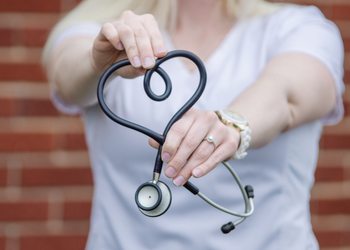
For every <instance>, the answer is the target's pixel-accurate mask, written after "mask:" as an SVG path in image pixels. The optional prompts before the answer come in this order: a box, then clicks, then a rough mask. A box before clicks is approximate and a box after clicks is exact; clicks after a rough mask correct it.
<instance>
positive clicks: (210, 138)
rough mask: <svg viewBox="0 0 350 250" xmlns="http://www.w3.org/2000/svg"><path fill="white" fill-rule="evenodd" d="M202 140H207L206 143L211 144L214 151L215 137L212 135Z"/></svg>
mask: <svg viewBox="0 0 350 250" xmlns="http://www.w3.org/2000/svg"><path fill="white" fill-rule="evenodd" d="M204 140H207V141H208V142H212V143H213V144H214V147H215V149H216V143H215V137H214V136H213V135H208V137H205V138H204V139H203V141H204Z"/></svg>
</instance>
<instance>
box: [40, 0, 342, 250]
mask: <svg viewBox="0 0 350 250" xmlns="http://www.w3.org/2000/svg"><path fill="white" fill-rule="evenodd" d="M148 13H151V14H148ZM174 49H184V50H189V51H191V52H193V53H195V54H197V55H198V56H199V57H200V58H201V59H202V60H203V61H204V62H205V65H206V68H207V73H208V83H207V87H206V90H205V92H204V94H203V95H202V97H201V99H200V100H199V101H198V102H197V103H196V105H195V106H194V108H192V109H191V110H190V111H188V112H187V113H186V114H185V115H184V116H183V118H181V119H180V120H179V121H178V122H177V123H175V124H174V126H173V127H172V128H171V130H170V131H169V133H168V136H167V138H166V141H165V143H164V146H163V149H162V159H163V161H164V162H167V164H166V166H165V167H164V173H165V175H166V176H167V177H168V178H169V180H165V182H167V183H171V181H172V182H173V184H174V185H175V186H182V185H183V184H184V183H185V182H186V181H187V180H188V179H189V178H190V177H195V178H196V180H194V182H195V183H196V184H197V185H198V186H199V187H200V188H201V191H203V193H205V194H206V195H208V196H209V197H213V198H214V200H215V201H216V202H218V203H219V204H221V205H223V206H225V207H230V208H232V210H235V211H243V209H244V208H243V202H242V200H241V198H240V192H239V190H238V189H237V188H236V187H235V186H233V185H232V184H231V183H232V177H231V176H230V175H229V174H228V172H227V170H225V169H224V168H223V167H217V168H216V166H218V164H219V163H220V162H221V161H226V160H230V164H231V165H232V166H233V167H234V168H235V170H236V171H237V173H238V175H239V176H240V177H241V179H242V181H243V183H244V184H251V185H252V186H254V189H255V197H256V198H255V204H256V211H255V213H254V215H253V216H252V217H250V218H248V219H247V220H246V221H245V222H244V223H242V224H241V225H239V226H238V227H237V228H236V229H235V230H234V231H233V232H231V234H229V235H223V234H222V233H221V232H220V229H219V228H220V225H222V224H223V223H226V222H227V221H228V220H230V219H231V220H234V219H232V218H230V216H229V215H227V214H224V213H221V212H219V211H215V210H214V209H212V208H211V207H210V206H208V205H207V204H204V203H203V202H202V201H201V200H199V199H196V197H193V195H192V194H190V193H188V192H186V191H185V190H184V189H183V188H176V187H174V188H172V193H173V201H172V206H171V208H170V209H169V211H168V212H167V213H166V214H165V215H163V216H161V217H158V218H155V219H150V218H148V217H145V216H144V215H142V214H141V213H140V212H139V211H138V209H137V207H136V205H135V204H134V192H135V190H136V189H137V187H138V186H139V185H140V184H141V183H143V182H145V181H147V180H149V179H151V169H152V167H153V166H152V165H153V162H154V157H155V151H154V150H153V149H151V148H150V147H149V146H148V145H147V143H146V141H145V136H144V135H141V134H139V133H137V132H135V131H131V130H129V129H126V128H123V127H121V126H119V125H117V124H115V123H113V122H112V121H111V120H109V118H107V117H106V116H105V115H104V114H103V113H102V111H101V110H100V108H99V106H98V105H97V100H96V86H97V82H98V79H99V77H100V76H101V75H102V73H103V72H104V70H106V69H107V68H108V67H109V66H110V65H111V64H113V63H114V62H116V61H119V60H122V59H125V58H128V59H129V60H130V62H131V64H132V66H129V67H125V68H122V69H120V70H118V71H117V72H116V75H115V76H114V77H113V79H111V80H110V84H109V85H108V87H107V89H106V97H105V98H106V102H107V104H108V106H109V107H110V108H111V109H112V110H113V111H114V112H115V113H117V114H118V115H120V116H121V117H123V118H125V119H128V120H131V121H134V122H136V123H139V124H142V125H144V126H146V127H148V128H151V129H153V130H155V131H159V132H161V131H163V129H164V126H165V125H166V124H167V122H168V121H169V119H170V118H171V117H172V115H173V114H174V113H175V112H176V111H177V110H178V109H179V108H180V107H181V106H182V105H183V104H184V103H185V102H186V101H187V100H188V98H189V97H190V96H191V95H192V94H193V92H194V90H195V89H196V88H197V85H198V73H197V70H196V68H195V66H194V65H193V64H191V63H190V62H188V61H186V60H183V59H179V58H176V59H173V60H170V61H167V62H166V63H164V64H162V68H163V69H164V70H165V71H166V72H167V73H168V74H169V76H170V77H171V79H172V81H173V85H174V87H173V88H174V89H173V93H172V95H171V96H170V97H169V99H168V100H166V101H165V102H162V103H155V102H153V101H151V100H150V99H149V98H148V97H147V96H146V95H145V93H144V91H143V88H142V80H143V79H142V77H138V76H141V75H143V74H144V73H145V71H146V69H150V68H152V67H153V65H154V63H155V57H158V58H159V57H163V56H165V55H166V54H167V52H168V51H171V50H174ZM342 61H343V47H342V42H341V38H340V35H339V32H338V30H337V28H336V26H335V25H334V24H333V23H331V22H329V21H328V20H326V19H325V18H324V17H323V15H322V14H321V12H320V11H319V10H318V9H317V8H315V7H300V6H295V5H277V4H271V3H267V2H264V1H262V0H260V1H259V0H249V1H248V0H226V1H219V0H205V1H203V0H192V1H186V0H177V1H175V0H167V1H164V0H163V1H160V0H158V1H157V0H153V1H140V0H130V1H125V0H123V1H121V0H119V1H118V0H105V1H101V0H99V1H97V0H91V1H88V0H86V1H83V2H82V3H81V4H80V5H79V6H78V7H77V8H76V9H75V10H73V11H72V12H71V13H70V14H68V15H67V16H66V17H65V18H64V19H63V20H62V21H61V22H60V23H59V24H58V25H57V26H56V28H55V29H54V31H53V32H52V34H51V36H50V38H49V40H48V42H47V45H46V49H45V54H44V62H45V63H46V64H47V65H48V66H47V70H48V75H49V79H50V82H51V83H52V98H53V102H54V103H55V105H56V106H57V107H58V108H59V109H60V110H62V111H64V112H66V113H81V114H82V116H83V118H84V122H85V130H86V139H87V144H88V148H89V151H90V157H91V165H92V170H93V174H94V185H95V193H94V199H93V207H92V215H91V229H90V234H89V239H88V243H87V247H86V248H87V249H89V250H90V249H101V250H102V249H298V250H301V249H318V245H317V242H316V240H315V237H314V235H313V233H312V229H311V224H310V215H309V209H308V202H309V196H310V193H309V191H310V188H311V186H312V184H313V174H314V170H315V166H316V161H317V154H318V140H319V137H320V134H321V130H322V123H323V124H334V123H336V122H338V121H339V120H340V119H341V118H342V115H343V107H342V100H341V93H342V91H343V88H344V86H343V82H342V74H343V71H342ZM118 76H121V77H118ZM152 87H153V90H154V91H155V92H158V93H161V92H162V89H163V88H164V87H163V83H162V80H161V79H160V78H159V77H156V76H153V83H152ZM224 108H227V109H229V110H231V111H234V112H236V113H237V114H239V115H241V116H243V117H245V118H246V120H247V121H248V122H249V128H250V129H251V131H252V135H251V141H250V145H248V144H247V143H241V142H242V141H243V142H249V137H247V136H246V135H243V134H242V133H240V132H239V131H238V130H237V129H235V128H234V127H233V126H229V125H227V124H224V123H223V121H222V120H220V119H219V117H218V116H217V115H216V114H215V113H214V112H213V111H216V110H220V109H224ZM220 112H229V111H222V110H221V111H220ZM220 112H219V115H220ZM245 126H246V127H247V126H248V125H247V124H245ZM210 135H213V136H214V137H215V143H212V142H210V140H208V136H210ZM149 143H150V145H151V146H153V147H156V148H157V147H158V145H157V143H156V142H155V141H154V140H152V139H150V140H149ZM248 146H249V150H248V155H247V156H246V157H245V158H244V156H245V151H246V149H247V147H248ZM237 149H238V150H237ZM240 158H244V159H242V160H236V159H240ZM162 179H163V181H164V179H167V178H164V177H163V178H162Z"/></svg>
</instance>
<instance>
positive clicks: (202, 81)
mask: <svg viewBox="0 0 350 250" xmlns="http://www.w3.org/2000/svg"><path fill="white" fill-rule="evenodd" d="M174 57H185V58H187V59H189V60H191V61H192V62H194V63H195V64H196V66H197V68H198V70H199V85H198V88H197V90H196V91H195V93H194V94H193V95H192V97H191V98H190V99H189V100H188V101H187V102H186V103H185V104H184V105H183V106H182V107H181V108H180V110H179V111H177V112H176V114H175V115H174V116H173V117H172V118H171V119H170V121H169V122H168V124H167V126H166V127H165V129H164V132H163V135H160V134H159V133H156V132H154V131H153V130H150V129H148V128H145V127H143V126H141V125H138V124H136V123H133V122H130V121H127V120H125V119H122V118H120V117H119V116H117V115H116V114H114V113H113V112H112V111H111V110H110V109H109V108H108V106H107V105H106V103H105V101H104V95H103V89H104V86H105V84H106V82H107V79H108V78H109V77H110V75H111V74H113V73H114V72H115V71H116V70H118V69H120V68H122V67H125V66H128V65H130V62H129V60H127V59H126V60H123V61H120V62H117V63H115V64H113V65H112V66H111V67H109V68H108V69H107V70H106V71H105V72H104V73H103V75H102V77H101V79H100V81H99V84H98V87H97V98H98V101H99V104H100V106H101V109H102V111H103V112H104V113H105V114H106V115H107V116H108V117H109V118H110V119H111V120H113V121H115V122H117V123H119V124H120V125H123V126H125V127H127V128H131V129H134V130H136V131H138V132H141V133H143V134H145V135H147V136H149V137H151V138H153V139H154V140H155V141H157V142H158V143H159V144H160V147H159V149H158V153H157V157H156V162H155V165H154V172H155V173H159V174H160V173H161V169H162V165H163V161H162V159H161V150H162V145H163V143H164V141H165V138H166V136H167V134H168V132H169V130H170V128H171V126H172V125H173V124H174V123H175V122H176V121H178V120H179V119H180V118H181V117H182V116H183V115H184V114H185V113H186V112H187V111H188V110H189V109H190V108H191V107H192V106H193V105H194V104H195V103H196V102H197V101H198V99H199V98H200V97H201V95H202V93H203V91H204V89H205V85H206V82H207V72H206V70H205V66H204V64H203V62H202V61H201V60H200V59H199V57H198V56H196V55H195V54H193V53H191V52H189V51H184V50H175V51H171V52H169V53H168V54H167V55H166V56H165V57H162V58H159V59H157V60H156V64H155V66H154V67H153V68H151V69H149V70H147V71H146V74H145V76H144V81H143V82H144V89H145V92H146V94H147V95H148V97H149V98H151V99H152V100H154V101H164V100H166V99H167V98H168V97H169V96H170V94H171V89H172V84H171V80H170V78H169V76H168V74H167V73H166V72H165V71H164V70H163V69H162V68H160V67H159V65H161V64H162V63H163V62H165V61H167V60H169V59H171V58H174ZM154 72H157V73H158V74H159V75H160V76H161V77H162V78H163V80H164V83H165V91H164V93H163V94H161V95H156V94H155V93H154V92H153V91H152V90H151V77H152V74H153V73H154Z"/></svg>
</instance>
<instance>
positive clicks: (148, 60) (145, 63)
mask: <svg viewBox="0 0 350 250" xmlns="http://www.w3.org/2000/svg"><path fill="white" fill-rule="evenodd" d="M152 64H153V61H152V59H151V58H150V57H146V58H145V59H143V67H145V68H147V67H149V66H151V65H152Z"/></svg>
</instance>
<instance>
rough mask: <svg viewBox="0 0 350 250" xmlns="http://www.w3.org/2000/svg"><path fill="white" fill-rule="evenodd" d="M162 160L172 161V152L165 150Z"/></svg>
mask: <svg viewBox="0 0 350 250" xmlns="http://www.w3.org/2000/svg"><path fill="white" fill-rule="evenodd" d="M162 160H163V161H164V162H168V161H170V154H168V153H167V152H164V153H163V155H162Z"/></svg>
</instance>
